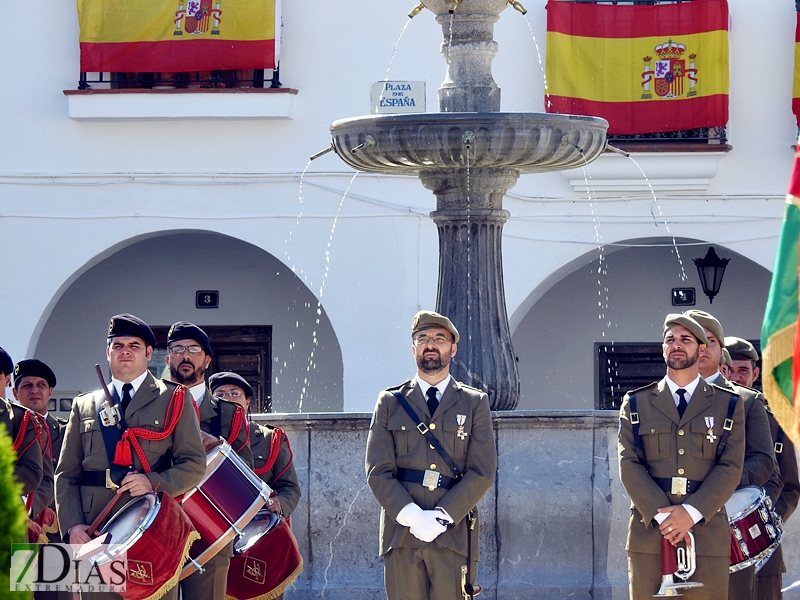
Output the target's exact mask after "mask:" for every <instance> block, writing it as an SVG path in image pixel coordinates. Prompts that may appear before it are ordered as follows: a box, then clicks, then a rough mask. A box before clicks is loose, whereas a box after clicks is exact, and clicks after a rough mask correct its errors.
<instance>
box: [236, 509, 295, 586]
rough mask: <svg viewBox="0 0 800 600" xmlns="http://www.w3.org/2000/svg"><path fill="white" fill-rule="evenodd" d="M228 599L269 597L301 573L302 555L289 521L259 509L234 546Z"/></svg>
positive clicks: (289, 583) (288, 584)
mask: <svg viewBox="0 0 800 600" xmlns="http://www.w3.org/2000/svg"><path fill="white" fill-rule="evenodd" d="M233 550H234V557H233V558H232V559H231V566H230V568H229V569H228V588H227V590H226V596H227V598H228V600H256V599H258V600H270V599H272V598H276V597H277V596H279V595H280V594H282V593H283V592H284V590H285V589H286V588H287V587H289V586H290V585H291V584H292V583H293V582H294V580H295V579H297V577H298V576H299V575H300V573H302V572H303V557H302V556H300V548H299V547H298V546H297V540H296V539H295V537H294V534H293V533H292V530H291V529H290V528H289V524H288V523H287V522H286V520H285V519H284V518H282V517H281V516H279V515H277V514H275V513H271V512H269V511H268V510H266V509H262V510H261V511H260V512H259V513H258V515H256V517H255V518H254V519H253V520H252V521H250V523H249V524H248V525H247V527H245V528H244V533H243V534H242V536H241V537H240V538H239V540H238V541H237V542H236V544H234V546H233Z"/></svg>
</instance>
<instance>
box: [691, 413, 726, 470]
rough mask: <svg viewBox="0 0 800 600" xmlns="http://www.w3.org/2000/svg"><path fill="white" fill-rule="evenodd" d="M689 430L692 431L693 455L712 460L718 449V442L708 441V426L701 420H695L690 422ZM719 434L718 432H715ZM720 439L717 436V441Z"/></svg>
mask: <svg viewBox="0 0 800 600" xmlns="http://www.w3.org/2000/svg"><path fill="white" fill-rule="evenodd" d="M689 431H691V432H692V456H693V457H695V458H700V459H702V460H711V459H713V458H714V455H715V453H716V451H717V444H716V443H713V444H712V443H711V442H709V441H708V438H707V436H708V426H707V425H706V424H705V423H704V422H703V421H700V420H694V421H692V422H691V423H690V424H689ZM714 435H715V436H717V434H716V433H715V434H714ZM718 441H719V437H718V436H717V437H716V440H715V442H718Z"/></svg>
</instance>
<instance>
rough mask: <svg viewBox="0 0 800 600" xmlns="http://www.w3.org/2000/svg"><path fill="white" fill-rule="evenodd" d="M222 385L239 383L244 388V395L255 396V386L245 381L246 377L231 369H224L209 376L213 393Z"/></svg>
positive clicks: (209, 385) (209, 383)
mask: <svg viewBox="0 0 800 600" xmlns="http://www.w3.org/2000/svg"><path fill="white" fill-rule="evenodd" d="M221 385H238V386H239V387H240V388H242V389H243V390H244V395H245V396H247V397H248V398H252V397H253V388H252V387H250V384H249V383H247V381H245V378H244V377H242V376H241V375H239V374H238V373H231V372H230V371H223V372H222V373H214V374H213V375H212V376H211V377H209V378H208V387H209V389H210V390H211V393H212V394H213V393H214V390H216V389H217V388H218V387H219V386H221Z"/></svg>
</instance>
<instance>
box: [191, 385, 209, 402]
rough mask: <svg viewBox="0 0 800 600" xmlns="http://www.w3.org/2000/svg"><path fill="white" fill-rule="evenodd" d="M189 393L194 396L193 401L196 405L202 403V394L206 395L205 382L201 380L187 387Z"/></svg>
mask: <svg viewBox="0 0 800 600" xmlns="http://www.w3.org/2000/svg"><path fill="white" fill-rule="evenodd" d="M189 393H190V394H191V395H192V398H194V401H195V402H197V406H200V405H201V404H202V403H203V396H205V395H206V382H205V381H201V382H200V383H198V384H197V385H193V386H192V387H190V388H189Z"/></svg>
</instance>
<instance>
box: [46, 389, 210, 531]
mask: <svg viewBox="0 0 800 600" xmlns="http://www.w3.org/2000/svg"><path fill="white" fill-rule="evenodd" d="M176 387H177V385H176V384H174V383H172V382H171V381H164V380H161V379H155V378H154V377H153V376H152V375H150V374H148V375H147V377H145V379H144V381H143V382H142V385H141V386H140V387H139V389H138V390H137V391H136V393H135V394H134V395H133V398H131V401H130V404H129V405H128V408H127V410H126V411H125V421H126V422H127V424H128V427H141V428H143V429H150V430H153V431H162V430H163V428H164V425H165V416H166V412H167V408H168V406H169V404H170V401H171V399H172V394H173V392H174V391H175V388H176ZM101 397H102V392H95V393H89V394H83V395H81V396H78V397H77V398H76V399H75V401H74V402H73V403H72V412H71V413H70V416H69V421H68V422H67V427H66V430H65V431H64V441H63V444H62V448H61V458H60V460H59V461H58V466H57V467H56V508H57V513H58V519H59V522H60V524H61V531H62V533H63V534H64V536H65V537H66V533H67V532H68V531H69V529H70V528H71V527H72V526H73V525H76V524H79V523H80V524H89V523H91V522H92V521H93V520H94V518H95V517H97V515H98V514H100V512H101V511H102V510H103V508H105V506H106V504H108V502H109V501H110V500H111V498H112V497H113V496H114V492H113V491H112V490H110V489H108V488H106V487H105V486H83V485H81V474H82V473H83V471H84V470H89V471H105V470H106V469H108V468H109V461H108V455H107V453H106V448H105V443H104V441H103V434H102V432H101V430H100V428H101V427H103V425H101V423H100V420H99V418H98V415H97V406H98V403H97V402H96V399H100V398H101ZM140 443H141V445H142V449H143V450H144V453H145V456H146V457H147V461H148V462H149V463H150V464H151V465H153V464H155V463H156V461H157V460H158V459H159V458H161V457H162V456H164V455H165V454H167V453H168V452H169V453H171V456H172V466H171V467H169V468H168V469H166V470H164V471H162V472H161V473H156V472H150V473H147V477H148V479H149V480H150V483H151V484H152V485H153V488H155V487H156V485H158V486H159V487H158V489H159V491H162V492H167V493H168V494H169V495H170V496H172V497H173V498H174V497H175V496H179V495H180V494H183V493H184V492H186V491H188V490H189V489H191V488H192V487H194V486H196V485H197V484H198V483H200V481H201V480H202V479H203V476H204V475H205V471H206V455H205V451H204V450H203V443H202V441H201V439H200V428H199V426H198V423H197V415H196V414H195V411H194V402H193V400H192V395H191V394H190V393H188V390H187V392H186V395H185V397H184V400H183V412H182V414H181V417H180V420H179V421H178V423H177V425H176V426H175V429H174V431H173V432H172V434H171V435H169V436H167V437H166V438H164V439H163V440H158V441H150V440H144V439H140ZM133 459H134V466H135V468H136V469H137V470H138V471H139V472H140V473H144V469H143V468H142V465H141V463H140V461H139V458H138V457H137V456H136V453H135V452H133ZM129 499H130V496H129V495H128V494H127V493H126V494H125V495H124V496H123V497H122V498H120V500H119V502H118V503H117V507H119V508H122V507H123V506H124V505H125V503H126V502H127V501H128V500H129Z"/></svg>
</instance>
